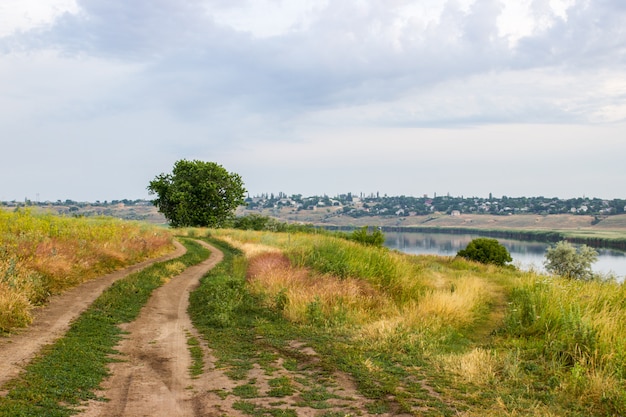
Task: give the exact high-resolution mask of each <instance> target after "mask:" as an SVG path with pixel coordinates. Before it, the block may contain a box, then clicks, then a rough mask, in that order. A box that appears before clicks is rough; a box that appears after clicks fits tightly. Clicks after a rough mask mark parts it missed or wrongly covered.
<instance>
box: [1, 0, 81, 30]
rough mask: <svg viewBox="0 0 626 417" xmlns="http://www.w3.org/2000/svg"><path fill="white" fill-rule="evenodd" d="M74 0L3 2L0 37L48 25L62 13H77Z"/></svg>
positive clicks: (9, 0) (8, 0) (5, 0)
mask: <svg viewBox="0 0 626 417" xmlns="http://www.w3.org/2000/svg"><path fill="white" fill-rule="evenodd" d="M77 12H78V6H77V4H76V0H46V1H41V0H3V1H2V3H0V37H2V36H7V35H10V34H12V33H14V32H15V31H27V30H30V29H33V28H38V27H42V26H46V25H50V24H52V23H53V22H54V20H55V19H56V18H58V17H59V16H61V15H63V14H64V13H77Z"/></svg>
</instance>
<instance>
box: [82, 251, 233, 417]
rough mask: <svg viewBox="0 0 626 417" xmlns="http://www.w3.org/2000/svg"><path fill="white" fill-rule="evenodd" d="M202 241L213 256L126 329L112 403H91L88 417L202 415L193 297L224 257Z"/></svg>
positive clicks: (109, 385) (156, 296) (160, 294)
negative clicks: (194, 374)
mask: <svg viewBox="0 0 626 417" xmlns="http://www.w3.org/2000/svg"><path fill="white" fill-rule="evenodd" d="M200 243H202V244H203V245H204V246H206V247H208V248H209V249H210V250H211V256H210V257H209V258H208V259H207V260H205V261H204V262H202V263H200V264H198V265H195V266H193V267H190V268H188V269H186V270H185V271H184V272H183V273H181V274H180V275H178V276H176V277H174V278H172V280H171V281H170V282H168V283H166V284H165V285H163V286H162V287H160V288H158V289H157V290H155V291H154V292H153V294H152V297H151V298H150V300H149V301H148V303H147V304H146V305H145V306H144V308H143V309H142V310H141V313H140V314H139V317H138V318H137V320H135V321H134V322H132V323H129V324H127V325H126V326H124V328H123V330H125V331H127V332H128V333H129V334H128V336H127V337H126V338H125V339H124V340H123V341H122V342H121V343H120V345H119V346H118V350H119V351H120V353H121V355H122V357H121V359H122V360H123V362H118V363H113V364H112V365H111V367H110V370H111V372H112V376H111V377H110V378H109V379H108V380H107V381H105V382H104V384H103V389H104V391H103V392H101V393H100V394H101V395H102V396H104V397H106V398H108V399H109V400H110V401H108V402H96V401H94V402H91V403H90V404H89V405H88V407H87V409H86V410H85V411H84V412H83V413H82V414H81V415H82V416H84V417H86V416H89V417H92V416H106V417H114V416H133V417H135V416H168V417H175V416H193V415H199V414H197V413H196V412H195V411H194V391H193V390H191V389H190V388H191V386H192V383H193V380H192V379H191V377H190V373H189V367H190V365H191V355H190V353H189V350H188V346H187V337H188V335H190V334H194V329H193V326H192V324H191V320H190V318H189V316H188V315H187V306H188V304H189V301H188V299H189V293H190V291H191V290H192V289H194V288H195V287H196V286H197V285H198V283H199V280H200V278H201V277H202V276H203V275H204V274H205V273H206V272H207V271H208V270H209V269H211V268H212V267H213V266H215V265H216V264H217V263H219V262H220V261H221V260H222V257H223V254H222V253H221V252H220V251H219V250H218V249H216V248H214V247H212V246H209V245H207V244H204V243H203V242H200ZM196 402H197V401H196ZM195 409H198V406H197V405H196V406H195Z"/></svg>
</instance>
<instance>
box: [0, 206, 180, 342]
mask: <svg viewBox="0 0 626 417" xmlns="http://www.w3.org/2000/svg"><path fill="white" fill-rule="evenodd" d="M0 242H1V243H2V246H0V333H1V332H7V331H10V330H11V329H15V328H17V327H24V326H27V325H28V324H29V323H30V322H31V320H32V317H31V310H32V308H33V307H34V306H37V305H41V304H44V303H45V302H46V300H47V299H48V297H49V296H50V295H52V294H58V293H60V292H63V291H64V290H66V289H68V288H71V287H73V286H75V285H78V284H80V283H81V282H84V281H87V280H89V279H92V278H94V277H97V276H100V275H103V274H105V273H108V272H111V271H113V270H115V269H119V268H121V267H123V266H126V265H130V264H133V263H137V262H139V261H142V260H144V259H148V258H152V257H156V256H158V255H160V254H162V253H164V252H166V251H169V250H171V249H172V236H171V233H170V232H168V231H167V230H166V229H162V228H157V227H152V226H146V225H143V224H139V223H133V222H126V221H121V220H116V219H111V218H104V217H92V218H74V217H59V216H53V215H49V214H34V213H32V212H31V211H29V210H19V211H16V212H7V211H4V210H0Z"/></svg>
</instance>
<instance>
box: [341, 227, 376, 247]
mask: <svg viewBox="0 0 626 417" xmlns="http://www.w3.org/2000/svg"><path fill="white" fill-rule="evenodd" d="M348 240H352V241H354V242H358V243H361V244H363V245H367V246H376V247H379V248H380V247H382V246H383V244H384V243H385V235H384V234H383V232H381V231H380V229H378V228H375V229H374V230H373V231H372V233H369V227H368V226H363V227H362V228H360V229H356V230H355V231H353V232H352V234H351V235H350V236H349V237H348Z"/></svg>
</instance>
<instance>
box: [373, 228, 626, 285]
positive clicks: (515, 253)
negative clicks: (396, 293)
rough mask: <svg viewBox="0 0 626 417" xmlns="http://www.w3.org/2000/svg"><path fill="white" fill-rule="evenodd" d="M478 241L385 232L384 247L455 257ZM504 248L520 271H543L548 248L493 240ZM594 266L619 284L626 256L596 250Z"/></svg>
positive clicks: (625, 269)
mask: <svg viewBox="0 0 626 417" xmlns="http://www.w3.org/2000/svg"><path fill="white" fill-rule="evenodd" d="M478 237H481V236H479V235H473V234H448V233H420V232H387V233H385V238H386V241H385V246H387V247H388V248H391V249H397V250H399V251H401V252H404V253H409V254H414V255H420V254H431V255H443V256H455V255H456V253H457V252H458V251H459V250H461V249H464V248H465V247H466V246H467V244H468V243H469V242H470V241H471V240H472V239H476V238H478ZM497 240H498V242H500V243H501V244H502V245H504V246H505V247H506V248H507V249H508V251H509V253H510V254H511V257H512V258H513V263H514V264H515V265H516V266H518V267H520V268H522V269H530V268H532V269H535V270H539V271H543V270H544V269H543V261H544V260H545V253H546V249H547V248H548V246H549V244H547V243H543V242H530V241H520V240H513V239H500V238H498V239H497ZM597 251H598V262H596V263H595V264H593V270H594V272H596V273H599V274H604V275H607V274H613V275H616V276H617V277H618V279H619V280H620V281H623V280H624V278H625V276H626V253H624V252H620V251H616V250H610V249H597Z"/></svg>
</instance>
